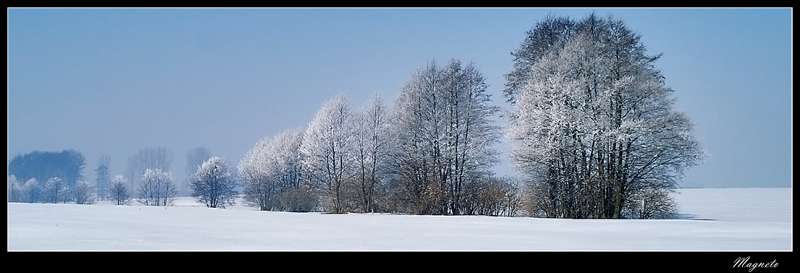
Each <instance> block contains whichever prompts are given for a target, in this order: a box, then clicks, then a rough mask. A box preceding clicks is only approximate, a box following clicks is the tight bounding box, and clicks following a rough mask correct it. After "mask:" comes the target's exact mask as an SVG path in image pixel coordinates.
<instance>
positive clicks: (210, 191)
mask: <svg viewBox="0 0 800 273" xmlns="http://www.w3.org/2000/svg"><path fill="white" fill-rule="evenodd" d="M189 181H190V184H189V186H190V188H191V190H192V196H194V197H197V198H198V200H199V201H200V202H203V203H205V204H206V207H209V208H217V207H221V208H224V207H225V206H226V205H233V204H234V202H235V199H236V194H237V193H236V190H235V187H236V181H234V180H233V179H232V178H231V172H230V168H229V167H228V162H227V161H225V160H224V159H223V158H221V157H218V156H213V157H211V158H209V159H208V160H206V161H205V162H203V164H202V165H200V168H198V169H197V172H196V173H195V174H194V175H192V177H191V178H190V180H189Z"/></svg>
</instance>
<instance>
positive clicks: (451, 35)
mask: <svg viewBox="0 0 800 273" xmlns="http://www.w3.org/2000/svg"><path fill="white" fill-rule="evenodd" d="M591 12H595V13H596V14H597V15H600V16H607V15H613V16H614V17H616V18H619V19H622V20H623V21H625V23H626V25H627V26H628V27H629V28H630V29H632V30H634V31H636V32H638V33H640V34H641V35H642V42H643V44H644V45H645V46H646V47H647V49H648V52H649V53H650V54H651V55H655V54H659V53H663V57H662V58H661V59H660V60H659V61H658V62H657V63H656V67H657V68H659V69H661V71H662V72H663V74H664V76H665V78H666V83H667V85H669V86H671V87H672V88H673V89H674V90H675V96H676V97H677V103H676V108H677V109H678V110H681V111H685V112H686V113H688V115H689V116H690V117H692V118H693V120H694V121H695V122H696V124H697V125H696V128H695V133H696V135H697V137H698V138H699V139H701V140H702V141H703V142H704V147H705V149H706V150H707V152H708V153H709V154H710V156H709V157H708V158H707V159H706V160H705V161H703V162H701V163H700V164H699V165H698V166H696V167H694V168H691V169H689V170H687V172H686V176H685V178H684V179H683V181H682V182H681V183H680V185H681V186H684V187H789V186H791V179H792V168H791V166H792V165H791V161H792V103H791V99H792V76H791V75H792V74H791V72H792V63H793V62H792V9H791V8H758V9H752V8H742V9H734V8H727V9H665V8H660V9H634V8H629V9H603V8H597V9H572V8H570V9H538V8H537V9H532V8H459V9H450V8H448V9H432V8H426V9H400V8H393V9H374V8H360V9H336V8H325V9H288V8H286V9H253V8H249V9H212V8H201V9H105V8H102V9H101V8H98V9H32V8H9V9H7V13H8V37H7V39H8V40H7V44H8V93H7V95H8V160H9V161H10V160H11V159H12V158H13V157H14V156H15V155H18V154H23V153H29V152H31V151H33V150H39V151H61V150H64V149H74V150H76V151H79V152H81V153H82V154H83V155H84V156H85V157H86V163H87V165H86V167H85V169H84V173H83V174H84V176H85V177H86V178H87V179H88V180H90V181H94V171H93V170H94V169H95V168H96V167H97V162H98V159H99V157H100V156H101V155H102V154H108V155H110V157H111V166H110V168H111V173H112V174H124V172H125V170H126V168H127V159H128V157H129V156H131V155H133V154H134V153H136V152H137V151H138V150H140V149H142V148H146V147H154V146H164V147H166V148H167V149H169V150H170V151H172V153H173V154H174V160H173V162H172V168H171V171H172V172H173V174H174V175H175V178H176V179H179V180H182V179H185V177H186V170H185V169H186V166H185V164H186V163H185V160H184V159H185V154H186V152H187V151H188V150H189V149H192V148H194V147H198V146H202V147H205V148H207V149H208V150H210V151H211V153H212V154H215V155H220V156H223V157H225V158H226V159H227V160H228V161H229V162H230V163H231V165H232V166H233V167H234V168H235V165H236V164H238V162H239V160H240V159H241V158H242V157H243V156H244V154H245V153H246V152H247V151H248V150H250V149H251V148H252V147H253V146H254V145H255V143H256V142H257V141H258V140H259V139H262V138H264V137H266V136H272V135H274V134H276V133H278V132H280V131H283V130H286V129H293V128H301V127H304V126H305V125H306V124H307V123H308V122H309V121H311V119H312V117H313V115H314V114H315V112H316V111H317V109H318V108H319V107H320V106H321V104H322V103H323V102H324V101H326V100H328V99H330V98H332V97H334V96H335V95H336V94H338V93H346V94H347V95H348V96H349V97H350V99H351V100H352V101H353V102H354V103H355V104H357V105H359V106H360V105H363V104H364V103H366V102H367V100H368V99H369V98H370V97H371V96H372V95H373V94H375V93H380V94H381V95H382V96H383V97H384V98H385V99H386V101H387V102H388V101H391V100H393V99H394V97H395V96H396V95H397V93H398V92H399V90H400V89H401V88H402V86H403V85H404V83H405V82H406V81H408V80H409V79H410V78H411V75H412V74H413V73H414V72H415V71H416V70H417V69H420V68H423V67H424V66H426V65H427V63H428V62H430V61H431V60H434V59H435V60H436V61H438V62H445V61H448V60H449V59H452V58H457V59H460V60H462V61H464V62H474V64H475V66H476V67H477V68H478V69H479V70H480V71H481V72H482V73H483V74H484V76H486V78H487V79H486V82H487V83H488V84H489V92H490V93H491V94H492V98H493V100H494V103H495V104H496V105H498V106H500V107H502V108H503V109H508V108H509V105H508V104H507V103H506V102H505V98H504V97H503V96H502V89H503V85H504V82H505V78H504V76H503V75H504V74H506V73H508V72H509V71H510V70H511V68H512V56H511V54H510V52H511V51H513V50H515V49H517V48H518V47H519V45H520V44H521V43H522V41H523V40H524V39H525V32H526V31H528V30H530V29H531V28H532V27H533V26H534V24H535V23H536V22H538V21H540V20H542V19H544V18H545V16H547V15H548V14H552V15H555V16H569V17H570V18H573V19H582V18H584V17H585V16H586V15H588V14H590V13H591ZM500 124H501V125H504V122H502V121H500ZM498 148H499V149H500V150H501V151H502V152H503V156H502V161H501V163H500V164H499V165H498V166H497V167H496V172H497V173H498V174H500V175H512V174H513V172H514V171H513V168H512V167H511V166H510V164H509V161H508V160H507V157H508V154H507V153H508V146H507V145H506V144H505V143H501V144H500V145H498Z"/></svg>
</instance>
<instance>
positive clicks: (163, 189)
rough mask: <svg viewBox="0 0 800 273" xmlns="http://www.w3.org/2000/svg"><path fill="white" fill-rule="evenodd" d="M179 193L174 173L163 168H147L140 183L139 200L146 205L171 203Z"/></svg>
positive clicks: (166, 204)
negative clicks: (173, 176)
mask: <svg viewBox="0 0 800 273" xmlns="http://www.w3.org/2000/svg"><path fill="white" fill-rule="evenodd" d="M176 194H177V188H176V186H175V180H174V179H173V178H172V173H170V172H166V171H163V170H161V169H146V170H145V171H144V174H142V179H141V183H139V192H138V197H139V200H138V201H139V202H141V203H142V204H144V205H146V206H168V205H171V204H172V202H173V201H174V199H175V195H176Z"/></svg>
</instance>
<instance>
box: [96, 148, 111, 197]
mask: <svg viewBox="0 0 800 273" xmlns="http://www.w3.org/2000/svg"><path fill="white" fill-rule="evenodd" d="M110 163H111V157H110V156H109V155H106V154H104V155H101V156H100V159H99V160H98V162H97V169H95V170H94V171H95V176H96V178H95V181H97V199H98V200H105V199H106V194H108V186H109V184H111V175H110V174H109V164H110Z"/></svg>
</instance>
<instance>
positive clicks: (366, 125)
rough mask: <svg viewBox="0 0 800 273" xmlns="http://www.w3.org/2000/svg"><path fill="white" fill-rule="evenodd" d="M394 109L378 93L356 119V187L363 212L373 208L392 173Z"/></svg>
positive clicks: (370, 210)
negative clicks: (380, 190)
mask: <svg viewBox="0 0 800 273" xmlns="http://www.w3.org/2000/svg"><path fill="white" fill-rule="evenodd" d="M389 114H390V111H389V109H388V107H387V106H386V104H385V103H384V102H383V99H382V98H381V96H380V95H378V94H376V95H374V96H373V97H372V99H371V100H370V101H369V102H368V104H367V105H366V106H364V107H363V108H361V110H360V111H359V112H358V113H357V115H356V117H355V118H356V119H355V123H356V126H355V132H354V134H355V135H354V141H355V144H354V145H355V146H354V150H355V158H356V163H355V164H356V168H357V170H356V188H357V190H356V191H357V192H358V197H359V201H360V202H359V203H360V205H361V211H362V212H372V211H373V208H374V205H375V204H374V202H375V197H376V187H379V186H380V185H381V184H382V182H383V181H384V180H385V178H386V176H387V175H388V174H389V170H388V168H389V167H390V166H389V160H390V156H391V152H392V144H393V143H392V140H393V139H392V135H391V131H390V130H391V124H392V123H391V122H390V121H389V118H390V116H389Z"/></svg>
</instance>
